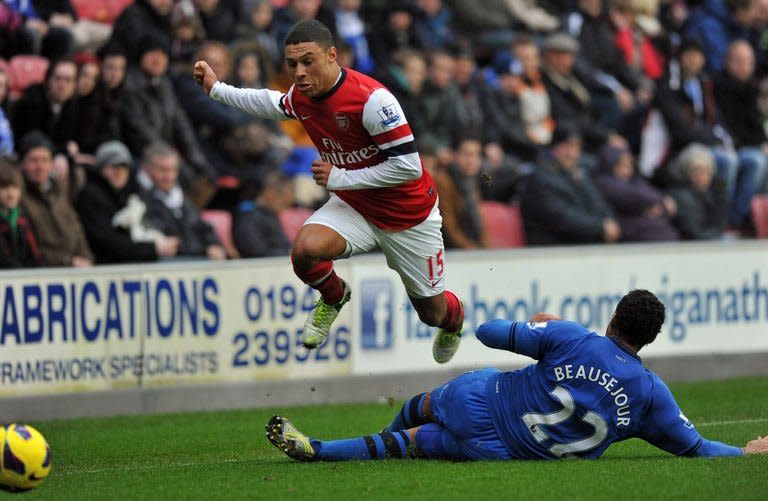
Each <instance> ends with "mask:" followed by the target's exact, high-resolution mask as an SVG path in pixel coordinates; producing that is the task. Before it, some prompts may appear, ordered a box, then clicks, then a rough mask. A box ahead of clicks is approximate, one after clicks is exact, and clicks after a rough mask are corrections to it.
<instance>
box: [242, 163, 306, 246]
mask: <svg viewBox="0 0 768 501" xmlns="http://www.w3.org/2000/svg"><path fill="white" fill-rule="evenodd" d="M293 190H294V186H293V180H292V179H291V178H290V177H288V176H286V175H285V174H282V173H280V172H272V173H270V174H267V175H266V176H262V177H261V178H259V179H254V178H250V179H246V180H244V181H243V183H242V184H241V185H240V198H241V202H240V204H239V205H238V206H237V209H236V210H235V214H234V218H233V221H232V236H233V239H234V241H235V247H236V248H237V251H238V252H239V253H240V256H241V257H266V256H287V255H288V254H290V252H291V242H289V241H288V237H287V236H286V235H285V232H284V231H283V227H282V226H281V224H280V219H279V218H278V215H279V214H280V212H281V211H283V210H285V209H287V208H289V207H291V206H292V205H293V201H294V191H293Z"/></svg>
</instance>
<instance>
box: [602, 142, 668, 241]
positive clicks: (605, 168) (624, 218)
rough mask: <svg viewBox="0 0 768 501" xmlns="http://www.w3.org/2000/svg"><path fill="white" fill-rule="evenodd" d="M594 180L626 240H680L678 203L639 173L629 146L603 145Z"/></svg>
mask: <svg viewBox="0 0 768 501" xmlns="http://www.w3.org/2000/svg"><path fill="white" fill-rule="evenodd" d="M594 183H595V186H597V189H598V190H599V191H600V193H601V194H602V195H603V197H604V198H605V200H606V201H607V202H608V204H609V205H610V206H611V208H612V209H613V211H614V213H615V214H616V220H617V221H618V223H619V227H620V228H621V240H622V242H664V241H671V240H678V238H679V236H678V233H677V230H676V229H675V228H674V226H672V223H671V219H672V218H674V217H675V216H676V215H677V204H676V203H675V201H674V199H673V198H672V197H669V196H666V195H664V194H663V193H661V192H660V191H659V190H657V189H656V188H654V187H653V186H651V185H650V183H648V182H647V181H646V180H645V179H643V178H642V177H641V176H638V175H636V172H635V164H634V157H633V156H632V152H630V151H629V149H628V148H627V147H625V146H616V145H612V144H607V145H605V146H604V147H603V149H602V151H601V152H600V167H599V169H598V172H597V174H596V175H595V177H594Z"/></svg>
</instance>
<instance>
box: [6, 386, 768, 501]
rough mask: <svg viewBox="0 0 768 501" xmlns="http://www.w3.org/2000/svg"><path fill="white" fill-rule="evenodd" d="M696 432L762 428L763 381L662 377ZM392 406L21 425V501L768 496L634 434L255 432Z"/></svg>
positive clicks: (737, 436)
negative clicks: (407, 446)
mask: <svg viewBox="0 0 768 501" xmlns="http://www.w3.org/2000/svg"><path fill="white" fill-rule="evenodd" d="M671 387H672V391H673V392H674V393H675V395H676V396H677V399H678V402H679V403H680V405H681V407H682V408H683V410H684V412H685V413H686V415H687V416H688V417H689V418H690V419H691V420H692V421H693V422H694V423H695V424H696V425H697V428H698V429H699V431H700V432H701V433H702V434H703V435H704V436H706V437H708V438H711V439H716V440H721V441H725V442H728V443H731V444H739V445H743V444H744V443H745V442H746V441H747V440H749V439H752V438H754V437H756V436H757V435H758V434H760V435H764V434H766V433H768V398H767V397H768V379H754V378H753V379H740V380H730V381H720V382H705V383H685V384H673V385H671ZM399 405H400V403H399V402H398V403H395V404H394V405H391V406H390V405H386V404H375V403H372V404H361V405H326V406H312V407H294V408H280V409H260V410H251V411H226V412H206V413H189V414H170V415H155V416H140V417H115V418H104V419H77V420H66V421H45V422H32V423H30V424H32V425H34V426H36V427H37V428H38V429H39V430H41V431H42V432H43V433H44V434H45V435H46V437H47V439H48V441H49V442H50V444H51V447H52V453H53V470H52V472H51V476H50V477H49V478H48V479H47V480H46V482H45V483H44V484H43V485H42V486H41V487H40V488H39V489H37V490H35V491H30V492H27V493H23V494H3V493H1V492H0V497H3V496H9V497H10V496H21V499H24V500H25V501H29V500H32V499H55V500H65V499H77V500H82V499H87V500H90V499H117V500H121V501H123V500H129V499H136V500H154V499H206V500H207V499H228V500H229V499H270V500H272V499H274V500H277V499H335V500H341V499H358V498H369V499H393V498H402V499H441V500H442V499H513V498H514V499H590V500H592V499H659V498H664V499H683V498H684V499H761V500H764V499H768V497H767V496H768V494H766V493H767V492H768V456H759V457H756V456H752V457H746V458H732V459H728V458H723V459H687V458H675V457H672V456H670V455H668V454H665V453H663V452H661V451H659V450H657V449H655V448H653V447H651V446H649V445H647V444H645V443H644V442H641V441H639V440H630V441H627V442H624V443H619V444H615V445H613V446H612V447H611V448H609V450H608V452H607V453H606V454H605V455H604V456H603V458H601V459H600V460H597V461H576V460H565V461H557V462H554V461H553V462H534V461H530V462H525V461H514V462H512V461H510V462H482V463H451V462H440V461H422V460H419V461H415V460H399V461H398V460H390V461H369V462H361V461H355V462H348V463H314V464H301V463H294V462H292V461H291V460H289V459H288V458H287V457H285V456H284V455H283V454H282V453H281V452H279V451H278V450H276V449H274V448H273V447H272V446H271V445H270V444H269V443H268V442H267V441H266V439H265V438H264V424H265V423H266V421H267V420H268V418H269V417H270V415H271V414H272V413H273V411H277V412H280V413H282V414H283V415H285V416H287V417H289V418H290V419H292V420H293V421H294V423H296V424H297V426H299V428H301V429H302V430H303V431H305V432H307V433H309V434H312V435H314V436H318V437H322V438H342V437H347V436H354V435H360V434H366V433H371V432H373V431H376V430H379V429H381V428H382V427H383V426H384V425H385V424H386V423H388V422H389V420H390V418H391V417H392V416H393V415H394V413H395V412H396V411H398V410H399Z"/></svg>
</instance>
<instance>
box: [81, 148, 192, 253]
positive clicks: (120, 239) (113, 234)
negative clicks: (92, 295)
mask: <svg viewBox="0 0 768 501" xmlns="http://www.w3.org/2000/svg"><path fill="white" fill-rule="evenodd" d="M94 167H95V170H93V171H92V172H90V174H89V176H88V182H87V183H86V185H85V187H84V188H83V190H82V191H81V192H80V195H79V196H78V197H77V203H76V209H77V213H78V214H79V216H80V220H81V222H82V224H83V228H84V229H85V234H86V235H87V237H88V241H89V242H90V244H91V248H92V249H93V252H94V254H95V255H96V262H97V263H122V262H137V261H155V260H157V259H158V257H173V256H175V255H176V252H177V251H178V247H179V239H178V238H177V237H165V236H162V235H158V234H155V235H150V236H149V237H147V236H146V235H140V234H139V233H140V232H138V231H137V230H138V228H136V225H140V224H141V222H142V221H141V215H140V213H141V208H144V209H146V207H145V206H144V205H143V202H141V200H140V199H139V197H138V186H137V184H136V181H135V179H134V178H133V176H132V173H131V171H132V170H133V158H132V157H131V153H130V152H129V151H128V148H127V147H126V146H125V145H124V144H123V143H121V142H120V141H107V142H105V143H103V144H102V145H101V146H99V149H98V150H97V151H96V155H95V162H94ZM140 207H141V208H140ZM132 211H133V212H135V217H134V218H133V220H131V219H130V214H129V212H132ZM120 212H124V213H125V214H124V215H123V217H120V216H118V217H115V216H116V215H117V214H118V213H120ZM128 220H130V223H133V224H132V225H131V224H130V223H129V224H126V223H124V222H123V221H128ZM145 233H146V232H145Z"/></svg>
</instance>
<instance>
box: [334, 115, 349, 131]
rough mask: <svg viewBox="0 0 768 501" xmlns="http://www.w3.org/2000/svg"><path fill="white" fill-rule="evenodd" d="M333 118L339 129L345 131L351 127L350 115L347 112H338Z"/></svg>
mask: <svg viewBox="0 0 768 501" xmlns="http://www.w3.org/2000/svg"><path fill="white" fill-rule="evenodd" d="M333 119H334V120H335V121H336V127H338V128H339V129H341V130H343V131H346V130H347V129H349V115H347V114H346V113H336V114H335V115H334V116H333Z"/></svg>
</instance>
